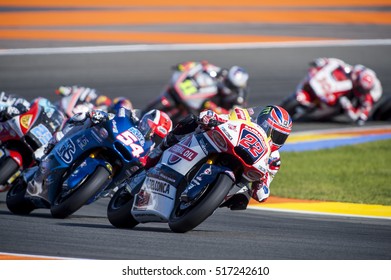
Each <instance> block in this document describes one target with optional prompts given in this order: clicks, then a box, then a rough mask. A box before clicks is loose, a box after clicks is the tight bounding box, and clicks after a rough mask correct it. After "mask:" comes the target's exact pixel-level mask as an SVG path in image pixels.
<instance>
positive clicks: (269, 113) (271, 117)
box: [257, 105, 292, 150]
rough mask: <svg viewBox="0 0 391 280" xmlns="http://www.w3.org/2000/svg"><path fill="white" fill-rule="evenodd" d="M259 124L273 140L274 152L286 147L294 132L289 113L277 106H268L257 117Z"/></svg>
mask: <svg viewBox="0 0 391 280" xmlns="http://www.w3.org/2000/svg"><path fill="white" fill-rule="evenodd" d="M257 124H258V125H259V126H260V127H262V128H263V130H264V131H265V132H266V134H267V136H268V137H270V138H271V140H272V142H273V143H272V150H278V149H279V148H281V147H282V145H284V143H285V141H286V139H287V138H288V136H289V134H290V133H291V130H292V119H291V117H290V115H289V114H288V112H287V111H286V110H285V109H284V108H282V107H280V106H276V105H268V106H266V107H265V108H264V109H263V110H262V111H261V112H260V113H259V115H258V117H257Z"/></svg>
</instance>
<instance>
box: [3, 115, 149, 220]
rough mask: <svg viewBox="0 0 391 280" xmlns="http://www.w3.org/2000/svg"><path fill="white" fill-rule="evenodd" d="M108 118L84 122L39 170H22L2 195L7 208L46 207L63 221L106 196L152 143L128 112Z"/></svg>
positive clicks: (18, 210) (21, 211) (14, 210)
mask: <svg viewBox="0 0 391 280" xmlns="http://www.w3.org/2000/svg"><path fill="white" fill-rule="evenodd" d="M108 116H109V119H108V120H107V121H103V122H101V123H98V124H95V125H92V124H91V120H90V119H87V121H86V122H85V124H83V126H82V127H81V128H79V129H78V130H77V131H76V132H69V133H68V134H66V135H65V136H64V137H63V138H62V139H61V140H60V141H59V142H58V143H57V144H56V145H55V146H54V148H53V149H52V150H51V152H50V153H49V154H47V155H46V156H45V157H44V158H43V159H42V162H41V164H40V165H39V166H36V167H34V169H33V170H29V172H25V173H24V176H21V177H20V179H19V180H18V181H17V182H16V183H15V184H13V186H12V187H11V189H10V190H9V192H8V194H7V200H6V202H7V207H8V209H9V210H10V211H11V212H12V213H15V214H20V215H26V214H29V213H30V212H31V211H33V210H34V209H36V208H49V209H50V212H51V214H52V216H53V217H55V218H65V217H67V216H69V215H71V214H73V213H74V212H76V211H77V210H78V209H80V208H81V207H82V206H83V205H88V204H90V203H92V202H94V201H96V200H97V199H98V198H100V197H105V196H107V195H109V194H110V192H112V191H113V190H114V189H115V187H116V186H118V185H120V184H121V182H122V181H123V180H124V179H125V178H127V177H129V176H130V175H131V174H132V173H133V172H135V171H136V170H137V169H138V168H139V167H140V162H139V157H140V156H143V155H145V154H146V152H147V151H148V150H149V149H150V148H151V146H152V144H153V143H152V141H151V140H147V139H145V138H144V136H143V135H142V133H141V132H140V131H139V130H138V129H137V127H136V124H135V122H134V121H133V118H131V117H130V111H129V110H126V109H125V108H121V109H120V110H119V111H118V113H117V114H116V115H114V114H108ZM33 181H35V182H34V183H33ZM27 182H29V183H27Z"/></svg>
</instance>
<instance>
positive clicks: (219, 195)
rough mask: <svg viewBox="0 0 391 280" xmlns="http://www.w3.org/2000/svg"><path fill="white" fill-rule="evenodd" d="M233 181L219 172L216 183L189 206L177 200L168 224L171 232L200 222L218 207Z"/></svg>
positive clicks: (186, 228)
mask: <svg viewBox="0 0 391 280" xmlns="http://www.w3.org/2000/svg"><path fill="white" fill-rule="evenodd" d="M232 185H233V181H232V179H231V177H229V176H228V175H227V174H220V175H219V177H218V179H217V181H216V183H215V184H211V185H209V186H208V188H207V190H206V191H205V193H204V194H203V195H202V196H201V197H200V198H199V199H198V200H197V201H196V202H195V203H193V204H192V205H190V206H189V207H184V204H185V203H184V202H179V203H177V205H176V206H175V209H174V210H173V211H172V213H171V216H170V219H169V222H168V225H169V227H170V229H171V230H172V231H173V232H179V233H184V232H187V231H189V230H192V229H193V228H195V227H197V226H198V225H199V224H201V223H202V222H203V221H204V220H205V219H206V218H208V217H209V216H210V215H212V214H213V212H214V211H215V210H216V209H217V208H218V207H219V205H220V204H221V202H222V201H223V200H224V197H225V196H226V195H227V194H228V192H229V191H230V189H231V188H232Z"/></svg>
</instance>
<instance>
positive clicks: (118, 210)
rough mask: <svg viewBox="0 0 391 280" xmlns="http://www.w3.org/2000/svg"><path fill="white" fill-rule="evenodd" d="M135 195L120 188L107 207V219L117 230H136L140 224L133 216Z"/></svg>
mask: <svg viewBox="0 0 391 280" xmlns="http://www.w3.org/2000/svg"><path fill="white" fill-rule="evenodd" d="M133 201H134V195H132V194H131V193H129V192H128V191H127V190H126V188H125V187H122V188H120V189H119V190H118V191H117V192H116V193H115V194H114V195H113V197H112V198H111V200H110V202H109V204H108V205H107V218H108V219H109V221H110V223H111V224H112V225H113V226H115V227H116V228H134V227H135V226H136V225H137V224H138V222H137V221H136V220H135V219H134V218H133V216H132V214H131V210H132V206H133Z"/></svg>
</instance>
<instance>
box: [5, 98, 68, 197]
mask: <svg viewBox="0 0 391 280" xmlns="http://www.w3.org/2000/svg"><path fill="white" fill-rule="evenodd" d="M64 121H65V116H64V115H63V114H62V113H61V112H60V111H58V110H57V109H56V107H54V105H53V104H52V103H51V102H50V101H49V100H48V99H46V98H42V97H40V98H37V99H35V100H34V101H33V103H32V105H31V107H30V109H29V110H28V111H27V112H25V113H23V114H20V115H18V116H15V117H13V118H11V119H9V120H7V121H5V122H2V123H0V189H1V190H2V191H6V190H7V189H8V187H9V185H10V184H12V182H13V181H14V180H15V179H16V178H17V177H18V176H19V175H20V173H21V171H23V170H25V169H26V168H29V167H31V166H33V165H34V164H35V163H36V162H35V159H34V157H33V153H34V152H35V151H36V150H37V149H39V148H40V147H42V146H44V145H46V143H47V142H48V141H49V140H50V138H51V137H52V134H53V133H54V132H55V131H56V130H57V129H58V128H59V127H60V126H61V125H62V124H63V122H64Z"/></svg>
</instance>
